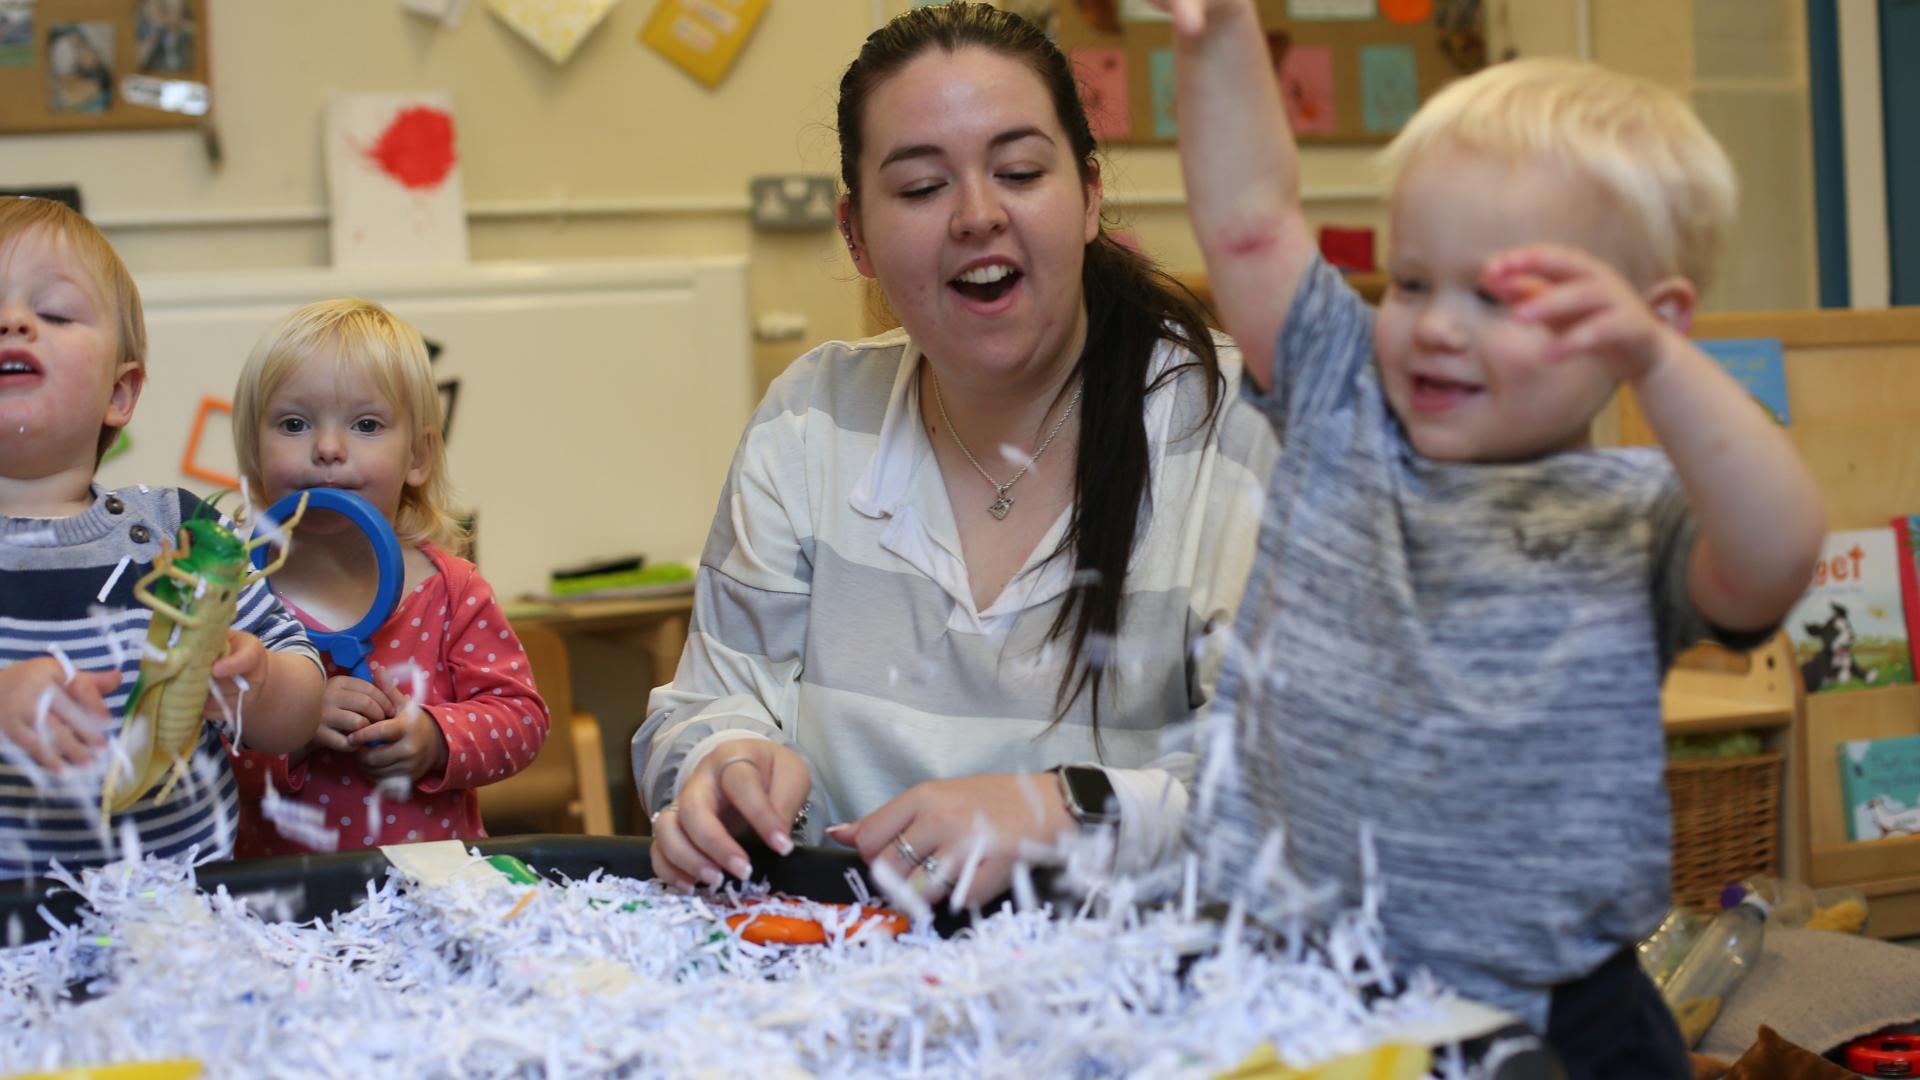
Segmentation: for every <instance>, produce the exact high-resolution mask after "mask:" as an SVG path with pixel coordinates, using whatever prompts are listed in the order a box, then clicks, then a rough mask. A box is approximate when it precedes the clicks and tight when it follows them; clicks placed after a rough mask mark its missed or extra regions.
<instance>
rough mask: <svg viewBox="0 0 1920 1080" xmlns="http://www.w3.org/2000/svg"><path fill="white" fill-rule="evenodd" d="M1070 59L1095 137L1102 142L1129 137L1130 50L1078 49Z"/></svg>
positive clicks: (1081, 99) (1130, 116)
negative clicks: (1128, 60)
mask: <svg viewBox="0 0 1920 1080" xmlns="http://www.w3.org/2000/svg"><path fill="white" fill-rule="evenodd" d="M1069 59H1070V60H1071V61H1072V63H1073V73H1074V75H1075V77H1076V80H1077V81H1078V82H1079V84H1080V103H1081V104H1082V105H1084V106H1085V107H1086V110H1087V122H1088V124H1089V125H1090V126H1091V127H1092V128H1093V137H1094V138H1096V139H1098V140H1100V141H1101V142H1107V141H1109V140H1112V139H1124V138H1126V137H1127V136H1128V134H1129V133H1131V131H1132V130H1133V118H1132V114H1131V112H1130V111H1129V110H1128V108H1127V50H1125V49H1075V50H1073V52H1072V54H1071V56H1070V57H1069Z"/></svg>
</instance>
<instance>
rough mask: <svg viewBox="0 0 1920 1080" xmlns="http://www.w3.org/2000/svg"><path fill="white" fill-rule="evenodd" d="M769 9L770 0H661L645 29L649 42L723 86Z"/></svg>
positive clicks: (703, 79)
mask: <svg viewBox="0 0 1920 1080" xmlns="http://www.w3.org/2000/svg"><path fill="white" fill-rule="evenodd" d="M766 10H767V0H660V2H659V4H658V5H656V6H655V7H654V9H653V15H652V16H651V17H650V18H648V19H647V25H646V26H645V27H644V28H642V29H641V31H640V40H641V42H642V43H643V44H645V45H646V46H647V47H648V48H650V49H652V50H653V51H654V52H657V53H659V54H660V55H661V56H664V57H666V58H667V59H668V60H670V61H672V62H673V63H675V64H678V65H679V66H680V68H681V70H683V71H685V72H686V73H687V74H689V75H691V76H693V77H694V78H696V79H699V80H700V81H701V82H703V83H706V84H707V85H708V86H719V85H720V80H721V79H724V78H726V77H727V70H728V69H729V68H731V67H733V58H734V57H735V56H738V55H739V53H740V47H741V46H742V45H744V44H746V42H747V36H748V35H749V34H752V33H753V28H754V26H755V24H757V23H758V22H759V21H760V16H761V14H762V13H764V12H765V11H766Z"/></svg>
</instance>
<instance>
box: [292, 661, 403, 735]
mask: <svg viewBox="0 0 1920 1080" xmlns="http://www.w3.org/2000/svg"><path fill="white" fill-rule="evenodd" d="M397 711H398V704H397V703H396V702H395V701H394V695H393V694H392V693H391V692H389V691H387V690H384V689H382V688H380V687H378V686H375V685H373V684H372V683H370V682H368V681H366V680H365V679H356V678H354V677H353V676H351V675H335V676H333V677H332V678H330V679H328V680H327V688H326V690H325V691H323V692H322V693H321V696H320V726H319V727H318V728H317V729H315V730H314V733H313V746H314V747H315V748H317V749H321V750H334V751H338V752H339V753H342V754H351V753H353V751H354V745H353V743H351V742H349V741H348V740H347V736H349V735H351V734H353V733H354V732H356V731H359V730H360V729H361V728H363V727H366V726H367V725H368V724H377V723H379V722H380V721H382V720H390V719H392V718H393V715H394V713H395V712H397Z"/></svg>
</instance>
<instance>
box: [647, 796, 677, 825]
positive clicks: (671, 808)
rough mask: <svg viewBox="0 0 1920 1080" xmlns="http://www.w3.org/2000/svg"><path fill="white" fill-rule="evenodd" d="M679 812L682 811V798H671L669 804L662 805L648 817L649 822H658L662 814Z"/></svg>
mask: <svg viewBox="0 0 1920 1080" xmlns="http://www.w3.org/2000/svg"><path fill="white" fill-rule="evenodd" d="M679 812H680V800H678V799H674V800H671V801H669V802H668V803H667V805H665V806H663V807H661V808H660V809H658V810H655V811H654V812H653V813H652V814H650V815H649V816H648V817H647V824H649V825H654V824H658V823H659V821H660V815H662V814H677V813H679Z"/></svg>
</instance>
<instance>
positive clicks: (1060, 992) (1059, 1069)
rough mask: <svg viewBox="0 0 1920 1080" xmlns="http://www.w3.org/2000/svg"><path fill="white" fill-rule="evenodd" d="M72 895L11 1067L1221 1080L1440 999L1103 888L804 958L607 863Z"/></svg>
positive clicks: (120, 882)
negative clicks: (946, 935)
mask: <svg viewBox="0 0 1920 1080" xmlns="http://www.w3.org/2000/svg"><path fill="white" fill-rule="evenodd" d="M280 824H281V826H282V828H285V827H286V826H287V822H285V821H282V822H280ZM54 877H55V879H56V880H59V881H61V882H63V883H64V884H66V885H67V886H69V887H71V888H73V889H75V890H76V891H77V892H79V893H80V894H81V895H82V896H83V897H85V899H86V900H87V902H88V905H89V906H88V908H87V909H83V914H82V916H81V917H80V918H79V920H78V921H77V922H75V923H73V924H71V925H63V924H59V923H58V922H57V921H55V920H54V919H53V916H52V915H51V914H50V913H48V912H47V911H46V909H45V908H42V909H41V916H40V917H41V918H43V919H44V920H46V921H48V922H49V923H50V924H52V925H53V926H54V932H53V934H52V936H51V937H50V938H49V939H48V940H46V941H43V942H38V943H34V944H29V945H20V946H16V947H11V948H7V949H4V950H0V1061H5V1062H7V1063H8V1065H9V1067H10V1068H13V1069H25V1070H28V1071H32V1070H36V1069H38V1070H55V1069H61V1068H68V1067H74V1066H80V1065H97V1064H103V1063H114V1062H128V1061H143V1060H156V1059H166V1058H174V1057H186V1058H193V1059H196V1060H199V1061H200V1062H202V1063H204V1064H205V1065H207V1066H208V1068H209V1070H210V1073H211V1074H212V1075H216V1076H243V1075H244V1076H281V1075H286V1076H292V1075H313V1074H315V1073H321V1074H328V1075H379V1076H430V1077H439V1076H475V1077H523V1076H549V1077H553V1076H569V1075H582V1076H585V1075H605V1074H611V1073H619V1074H621V1075H634V1076H685V1075H694V1074H700V1075H754V1076H767V1077H776V1076H777V1077H794V1076H809V1075H811V1076H822V1077H829V1076H830V1077H881V1076H885V1077H897V1076H958V1075H964V1076H981V1077H1015V1076H1019V1077H1028V1076H1072V1077H1102V1076H1155V1077H1162V1076H1207V1075H1211V1074H1215V1073H1218V1072H1220V1071H1222V1070H1225V1069H1229V1068H1232V1067H1233V1066H1235V1065H1237V1064H1239V1063H1241V1062H1242V1061H1243V1060H1244V1059H1245V1058H1246V1056H1247V1055H1248V1054H1249V1053H1250V1052H1252V1051H1253V1050H1254V1049H1255V1048H1256V1047H1257V1046H1258V1045H1259V1044H1261V1043H1263V1042H1265V1043H1271V1044H1272V1046H1273V1047H1274V1048H1275V1050H1276V1051H1277V1052H1278V1053H1279V1055H1280V1056H1281V1058H1282V1059H1283V1060H1286V1061H1289V1062H1291V1063H1294V1064H1297V1065H1308V1064H1311V1063H1314V1062H1317V1061H1322V1060H1325V1059H1328V1058H1331V1057H1335V1056H1339V1055H1341V1054H1344V1053H1350V1052H1353V1051H1356V1050H1359V1049H1363V1048H1365V1047H1367V1046H1370V1045H1375V1044H1377V1043H1379V1042H1381V1041H1383V1040H1385V1039H1388V1038H1389V1037H1390V1036H1391V1035H1392V1033H1393V1032H1394V1031H1395V1030H1396V1029H1403V1028H1405V1027H1406V1026H1407V1025H1409V1024H1415V1023H1419V1022H1421V1021H1423V1020H1426V1019H1430V1018H1431V1017H1432V1016H1433V1015H1434V1014H1435V1013H1436V1011H1437V1010H1439V1009H1440V1007H1441V1004H1442V1001H1443V996H1442V994H1441V993H1440V992H1439V991H1437V990H1436V989H1435V988H1434V987H1433V986H1432V985H1431V984H1430V983H1428V982H1427V981H1425V980H1424V979H1421V978H1415V979H1414V980H1412V981H1411V985H1409V986H1407V987H1405V988H1403V989H1402V990H1401V992H1399V993H1397V994H1390V995H1389V994H1381V993H1379V992H1378V989H1377V987H1378V984H1379V983H1380V980H1381V978H1382V974H1383V972H1384V970H1385V969H1384V967H1383V966H1382V963H1381V960H1380V950H1379V946H1378V929H1377V927H1376V926H1374V925H1373V924H1372V922H1371V920H1370V913H1369V912H1367V911H1365V910H1364V909H1362V910H1358V911H1354V912H1350V913H1347V914H1346V915H1345V916H1344V917H1340V918H1336V919H1334V920H1333V921H1332V922H1331V924H1330V925H1329V926H1328V927H1327V928H1326V929H1325V930H1324V931H1323V932H1320V933H1317V934H1315V935H1314V936H1313V937H1312V938H1311V939H1309V938H1308V937H1306V936H1304V935H1303V934H1301V933H1298V932H1296V933H1295V934H1294V935H1292V936H1291V937H1287V936H1282V937H1281V938H1279V939H1277V940H1276V938H1275V936H1274V935H1273V934H1272V933H1271V932H1268V931H1266V930H1260V931H1257V932H1256V931H1253V930H1249V929H1248V928H1246V927H1245V926H1244V921H1245V920H1244V917H1243V916H1241V915H1240V914H1239V913H1238V912H1236V913H1235V914H1234V915H1232V916H1230V917H1229V918H1228V919H1227V920H1226V921H1225V922H1224V923H1222V922H1213V921H1207V920H1204V919H1196V918H1194V917H1193V915H1192V899H1191V896H1186V897H1183V898H1181V899H1180V900H1176V901H1174V902H1171V903H1168V904H1167V905H1165V906H1163V907H1138V906H1135V905H1132V904H1130V903H1127V902H1125V900H1126V897H1125V896H1116V895H1115V894H1114V891H1113V889H1112V888H1111V887H1108V888H1106V889H1104V890H1099V891H1096V893H1095V894H1094V895H1092V896H1091V897H1090V898H1088V899H1086V900H1084V901H1082V902H1081V903H1080V905H1079V907H1078V908H1077V909H1076V910H1073V911H1070V912H1065V913H1062V912H1056V911H1054V910H1051V909H1049V908H1048V907H1046V906H1043V905H1039V904H1037V903H1034V902H1026V903H1023V910H1019V911H1002V912H1000V913H997V914H994V915H991V916H988V917H985V918H981V919H979V920H978V921H977V922H976V923H975V925H974V926H973V927H972V929H970V930H969V931H967V932H964V933H962V934H960V935H958V936H956V937H953V938H950V939H944V940H943V939H941V938H939V937H938V936H937V935H935V934H933V933H932V931H931V930H930V929H927V928H924V927H923V928H917V929H915V930H913V931H910V932H909V933H907V934H904V935H902V936H900V937H899V938H893V937H890V936H887V935H886V934H883V933H878V932H876V931H875V930H874V929H872V928H870V927H869V928H864V929H863V928H860V927H859V925H858V915H857V913H856V912H855V911H853V910H852V909H836V908H821V907H813V906H804V907H802V908H801V909H800V910H801V911H803V912H805V913H807V914H810V915H814V916H817V917H819V918H820V919H821V920H822V922H823V925H824V926H825V927H826V928H827V930H828V935H829V941H828V943H827V944H826V945H821V946H785V945H757V944H753V943H750V942H747V941H744V940H742V939H741V937H740V931H739V930H738V929H730V928H729V927H728V926H727V924H726V922H725V918H726V916H727V915H728V914H733V913H737V912H738V911H739V910H741V909H740V908H739V906H738V905H739V901H740V900H741V899H743V898H745V897H748V896H752V897H757V896H759V895H761V894H762V893H764V889H753V890H749V892H748V893H746V894H740V893H728V894H726V895H719V896H716V895H714V894H704V895H691V896H689V895H681V894H677V893H673V892H670V891H667V890H665V889H663V888H661V887H660V886H659V885H657V884H656V883H654V882H650V881H637V880H632V879H627V878H619V877H612V876H604V875H602V874H599V873H596V874H594V875H593V876H591V877H588V878H585V879H581V880H574V881H570V882H567V883H565V884H553V883H542V884H539V885H533V886H529V885H520V884H514V883H512V882H510V881H508V880H507V879H506V878H505V877H503V876H499V875H493V876H491V877H484V876H483V877H482V878H481V879H480V880H478V881H477V882H476V881H475V880H473V879H471V878H469V879H464V880H458V881H454V882H451V883H448V884H445V885H436V886H431V887H427V886H417V885H413V884H411V883H410V882H408V881H407V880H406V879H404V878H403V876H402V875H400V874H397V873H396V874H394V875H392V876H390V877H389V878H388V879H387V880H386V881H385V882H384V883H379V884H375V883H369V885H368V887H367V891H366V897H365V900H364V902H362V903H361V904H360V905H359V906H358V907H356V908H354V909H353V910H351V911H348V912H345V913H342V914H340V915H338V916H336V917H334V918H333V919H331V920H330V921H327V922H322V921H320V920H312V921H309V922H306V923H298V924H296V923H291V922H287V921H285V919H286V917H287V913H288V911H290V910H294V909H295V908H296V907H297V905H298V903H299V901H300V900H301V897H300V895H299V894H298V892H297V888H298V887H297V886H289V887H290V888H292V889H294V890H295V891H294V892H293V893H292V894H291V895H287V894H285V893H284V891H283V893H276V894H272V895H269V896H265V897H260V896H252V897H247V898H236V897H233V896H229V895H227V894H226V893H225V892H224V891H221V892H217V893H214V894H212V895H209V894H206V893H203V892H201V891H199V890H198V889H196V887H195V883H194V879H193V872H192V870H191V868H190V867H187V866H185V865H183V864H179V863H170V862H163V861H157V860H150V859H149V860H130V861H126V862H121V863H116V864H114V865H111V866H108V867H105V868H103V869H99V870H89V871H86V872H84V873H83V874H82V875H80V876H79V877H78V878H75V877H73V876H72V875H68V874H66V873H64V872H58V873H56V874H55V875H54ZM1023 877H1024V875H1023ZM1022 892H1023V893H1028V890H1027V889H1024V888H1023V889H1022ZM745 910H749V911H755V912H760V913H763V914H768V915H773V914H781V913H792V912H793V911H794V909H793V908H790V907H788V906H787V905H786V904H784V903H780V902H767V903H761V904H757V905H755V906H752V907H750V908H747V909H745ZM11 940H12V941H18V940H19V936H18V930H17V928H16V929H15V930H14V931H13V932H12V934H11ZM1440 1062H1441V1064H1440V1066H1439V1067H1440V1068H1441V1070H1442V1073H1443V1075H1449V1076H1467V1075H1470V1073H1469V1072H1468V1071H1467V1070H1466V1069H1465V1067H1464V1066H1462V1065H1460V1064H1459V1061H1458V1058H1457V1056H1449V1055H1442V1056H1441V1058H1440Z"/></svg>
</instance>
